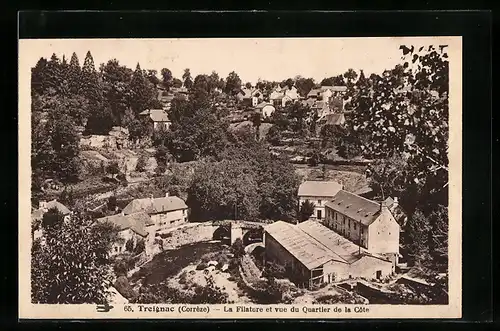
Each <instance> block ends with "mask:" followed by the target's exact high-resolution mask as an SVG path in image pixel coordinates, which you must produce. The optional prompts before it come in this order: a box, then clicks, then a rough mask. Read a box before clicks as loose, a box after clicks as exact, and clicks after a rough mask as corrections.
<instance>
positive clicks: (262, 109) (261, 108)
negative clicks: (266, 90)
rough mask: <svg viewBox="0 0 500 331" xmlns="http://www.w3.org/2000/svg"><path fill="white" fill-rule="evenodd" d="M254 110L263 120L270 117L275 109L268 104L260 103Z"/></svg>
mask: <svg viewBox="0 0 500 331" xmlns="http://www.w3.org/2000/svg"><path fill="white" fill-rule="evenodd" d="M255 109H256V110H257V111H258V112H259V113H260V114H261V115H262V117H263V118H266V117H270V116H271V115H272V114H273V113H274V111H275V110H276V108H274V106H273V105H272V104H270V103H269V102H261V103H259V104H258V105H257V106H256V107H255Z"/></svg>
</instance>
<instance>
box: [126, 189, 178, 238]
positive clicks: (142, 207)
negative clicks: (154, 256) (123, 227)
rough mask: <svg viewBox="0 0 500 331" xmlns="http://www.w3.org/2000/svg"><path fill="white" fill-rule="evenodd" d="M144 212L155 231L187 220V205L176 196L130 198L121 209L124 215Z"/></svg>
mask: <svg viewBox="0 0 500 331" xmlns="http://www.w3.org/2000/svg"><path fill="white" fill-rule="evenodd" d="M141 211H143V212H145V213H147V214H148V215H149V216H150V217H151V220H152V221H153V223H154V225H155V231H162V230H165V229H168V228H171V227H174V226H178V225H181V224H184V223H186V222H187V221H188V207H187V205H186V203H185V202H184V200H182V199H181V198H179V197H176V196H168V194H167V195H166V196H165V197H163V198H153V197H151V198H144V199H134V200H132V201H131V202H130V203H129V204H128V205H127V206H126V207H125V208H124V209H123V210H122V213H123V214H124V215H130V214H134V213H138V212H141Z"/></svg>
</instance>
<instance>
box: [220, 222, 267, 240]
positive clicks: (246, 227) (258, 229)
mask: <svg viewBox="0 0 500 331" xmlns="http://www.w3.org/2000/svg"><path fill="white" fill-rule="evenodd" d="M265 225H266V223H261V222H251V221H231V220H224V221H214V222H213V227H214V229H215V230H214V234H213V239H214V240H226V241H229V243H230V244H233V243H234V242H235V240H236V239H238V238H240V239H241V240H243V244H244V245H248V244H251V243H255V242H261V241H262V237H263V233H264V226H265Z"/></svg>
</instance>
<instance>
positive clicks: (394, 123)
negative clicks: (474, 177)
mask: <svg viewBox="0 0 500 331" xmlns="http://www.w3.org/2000/svg"><path fill="white" fill-rule="evenodd" d="M401 49H402V51H403V63H402V64H399V65H397V66H396V67H395V68H394V69H392V70H386V71H385V72H384V73H383V75H382V76H380V77H377V76H374V77H372V76H371V77H370V80H372V82H371V83H370V88H365V89H356V87H354V88H353V96H352V100H351V104H352V108H353V109H356V111H355V112H353V116H350V117H349V118H348V119H346V126H347V128H348V130H349V131H350V132H351V134H350V136H351V137H360V138H363V140H360V139H358V140H357V144H358V145H359V147H360V148H361V149H362V150H363V154H364V155H365V156H368V157H371V158H380V159H382V158H388V157H391V155H395V154H396V155H401V156H402V157H404V158H405V160H406V162H407V163H408V169H407V172H406V174H407V178H406V179H405V181H406V182H414V183H415V184H417V186H418V190H419V191H420V192H421V193H420V194H421V196H422V197H423V196H425V199H420V200H421V201H422V202H424V201H425V202H424V205H423V206H422V207H423V208H424V207H425V208H430V207H431V206H430V205H429V203H427V201H432V203H433V204H442V205H445V204H446V203H447V181H448V155H447V150H448V111H449V110H448V79H449V78H448V74H449V73H448V60H447V54H446V51H445V50H444V49H443V50H441V51H438V50H436V48H435V47H433V46H430V47H428V48H425V47H421V48H419V50H418V51H416V52H414V50H416V49H415V48H414V47H412V48H409V47H406V46H401ZM389 194H390V193H389Z"/></svg>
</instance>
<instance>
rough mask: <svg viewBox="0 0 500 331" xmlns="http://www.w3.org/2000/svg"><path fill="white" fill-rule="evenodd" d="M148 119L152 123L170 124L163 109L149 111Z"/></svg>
mask: <svg viewBox="0 0 500 331" xmlns="http://www.w3.org/2000/svg"><path fill="white" fill-rule="evenodd" d="M149 117H150V118H151V119H152V120H153V122H170V120H169V119H168V113H167V112H166V111H164V110H163V109H151V110H150V112H149Z"/></svg>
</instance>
